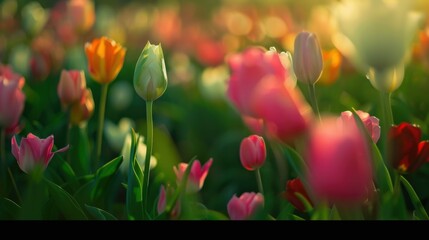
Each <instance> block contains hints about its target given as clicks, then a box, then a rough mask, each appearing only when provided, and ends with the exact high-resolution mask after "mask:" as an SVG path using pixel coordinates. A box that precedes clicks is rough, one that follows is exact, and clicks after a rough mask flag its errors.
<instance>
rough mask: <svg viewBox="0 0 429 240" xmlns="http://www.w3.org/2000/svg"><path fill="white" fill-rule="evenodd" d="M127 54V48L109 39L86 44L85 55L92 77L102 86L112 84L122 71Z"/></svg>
mask: <svg viewBox="0 0 429 240" xmlns="http://www.w3.org/2000/svg"><path fill="white" fill-rule="evenodd" d="M125 52H126V49H125V48H123V47H122V46H121V45H120V44H119V43H117V42H115V41H113V40H111V39H109V38H107V37H101V38H96V39H94V40H92V42H91V43H86V44H85V53H86V57H87V58H88V70H89V73H90V74H91V77H92V78H93V79H94V80H95V81H96V82H98V83H100V84H105V83H110V82H112V81H113V80H114V79H115V78H116V76H118V73H119V71H121V69H122V65H123V64H124V57H125Z"/></svg>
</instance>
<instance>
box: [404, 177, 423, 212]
mask: <svg viewBox="0 0 429 240" xmlns="http://www.w3.org/2000/svg"><path fill="white" fill-rule="evenodd" d="M401 182H402V184H404V187H405V189H406V190H407V192H408V195H409V196H410V198H411V201H412V202H413V205H414V208H415V209H416V212H417V213H418V214H419V217H421V218H422V219H424V220H429V216H428V214H427V212H426V210H425V208H424V206H423V204H422V202H421V201H420V199H419V196H417V193H416V191H414V189H413V187H412V186H411V184H410V183H409V182H408V180H407V179H405V178H404V177H403V176H401Z"/></svg>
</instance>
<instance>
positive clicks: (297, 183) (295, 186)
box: [284, 178, 312, 212]
mask: <svg viewBox="0 0 429 240" xmlns="http://www.w3.org/2000/svg"><path fill="white" fill-rule="evenodd" d="M298 193H299V194H301V196H302V197H304V198H305V199H306V200H307V201H308V203H310V204H312V202H311V200H310V197H309V196H308V194H307V191H306V190H305V188H304V185H303V184H302V182H301V180H300V179H299V178H295V179H292V180H289V181H287V183H286V192H285V194H284V197H285V198H286V199H287V200H288V201H289V202H290V203H291V204H292V205H293V206H294V207H295V208H296V209H298V210H299V211H301V212H305V211H306V209H305V206H304V204H303V203H302V200H301V199H300V198H299V197H298V196H297V195H296V194H298Z"/></svg>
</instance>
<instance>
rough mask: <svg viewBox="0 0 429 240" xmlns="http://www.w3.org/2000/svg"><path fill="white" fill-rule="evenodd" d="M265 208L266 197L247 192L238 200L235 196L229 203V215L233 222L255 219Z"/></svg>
mask: <svg viewBox="0 0 429 240" xmlns="http://www.w3.org/2000/svg"><path fill="white" fill-rule="evenodd" d="M263 206H264V196H262V194H260V193H254V192H250V193H248V192H245V193H243V194H241V196H240V197H239V198H238V197H237V196H236V195H235V194H234V196H233V197H232V198H231V200H229V202H228V206H227V208H228V214H229V217H230V218H231V220H246V219H250V218H251V217H253V215H254V214H255V213H256V212H257V210H258V209H259V208H263Z"/></svg>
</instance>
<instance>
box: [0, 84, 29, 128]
mask: <svg viewBox="0 0 429 240" xmlns="http://www.w3.org/2000/svg"><path fill="white" fill-rule="evenodd" d="M21 79H22V78H21ZM23 81H24V80H18V81H15V80H9V79H7V78H5V77H3V76H0V127H1V128H11V127H15V126H16V125H17V124H18V121H19V118H20V117H21V114H22V111H23V110H24V103H25V95H24V93H23V92H22V90H21V88H22V85H23Z"/></svg>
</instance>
